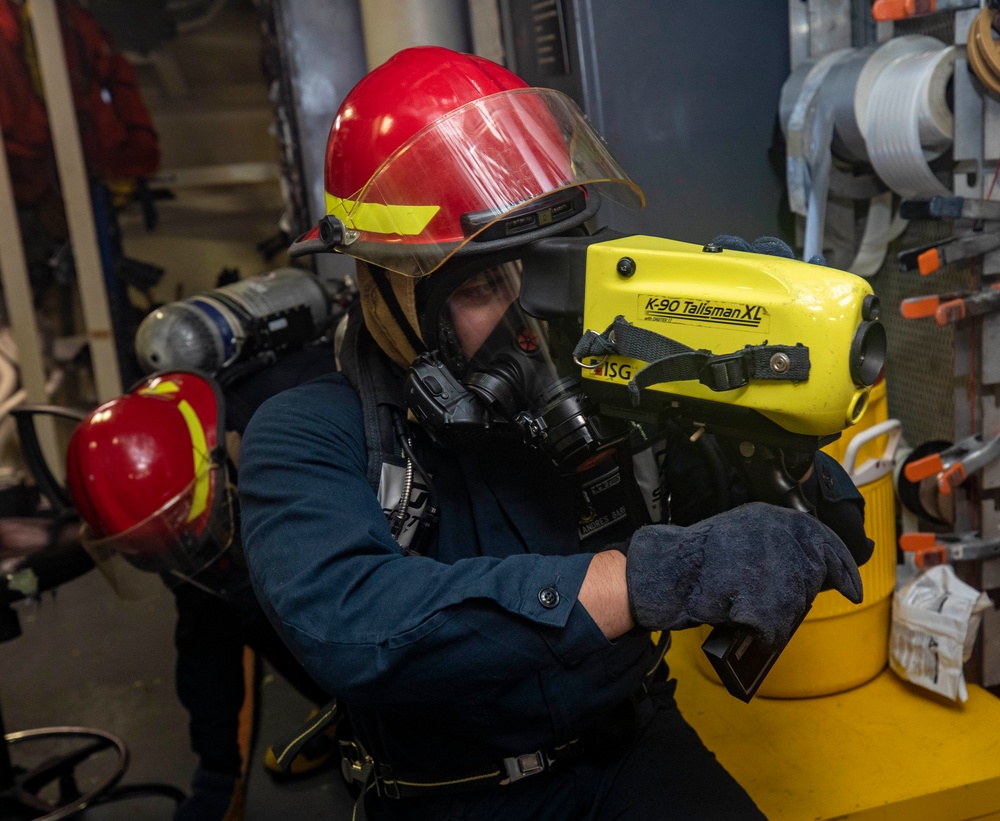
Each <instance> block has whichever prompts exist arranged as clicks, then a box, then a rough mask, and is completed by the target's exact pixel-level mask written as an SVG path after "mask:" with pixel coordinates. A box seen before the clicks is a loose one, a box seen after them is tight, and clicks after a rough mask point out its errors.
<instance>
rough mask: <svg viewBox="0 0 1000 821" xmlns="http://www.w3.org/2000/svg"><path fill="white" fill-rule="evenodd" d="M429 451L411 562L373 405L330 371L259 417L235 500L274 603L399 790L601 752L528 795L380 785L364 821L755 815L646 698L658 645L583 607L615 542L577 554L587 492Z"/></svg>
mask: <svg viewBox="0 0 1000 821" xmlns="http://www.w3.org/2000/svg"><path fill="white" fill-rule="evenodd" d="M416 445H417V448H418V453H419V454H421V462H422V464H423V467H424V468H425V469H426V470H427V471H428V472H429V473H430V474H431V475H432V476H433V482H434V485H435V487H436V489H437V492H438V495H439V497H440V500H441V503H440V508H441V514H440V523H439V525H438V526H437V529H436V533H435V535H434V537H433V539H432V541H431V543H430V545H429V547H428V549H427V550H426V551H425V553H426V555H423V556H406V555H403V552H402V551H401V549H400V547H399V546H398V545H397V544H396V542H395V541H394V540H393V537H392V535H391V533H390V529H389V525H388V524H387V521H386V516H385V513H384V511H383V509H382V507H381V505H380V504H379V501H378V499H377V497H376V495H375V493H374V492H373V490H372V488H371V487H370V485H369V483H368V480H367V479H366V460H367V452H366V444H365V434H364V425H363V417H362V409H361V404H360V401H359V399H358V397H357V395H356V394H355V393H354V391H353V390H352V388H351V387H350V386H349V385H348V384H347V382H346V380H345V379H344V378H343V377H342V376H340V375H331V376H325V377H320V378H319V379H317V380H315V381H313V382H311V383H309V384H307V385H305V386H301V387H298V388H293V389H291V390H288V391H286V392H284V393H282V394H280V395H279V396H277V397H275V398H273V399H271V400H269V401H268V402H267V403H265V404H264V405H263V406H262V407H261V408H260V410H259V411H258V412H257V413H256V415H255V416H254V417H253V419H252V420H251V422H250V425H249V427H248V428H247V431H246V434H245V436H244V439H243V443H242V447H241V453H240V484H239V493H240V500H241V509H242V515H243V543H244V549H245V551H246V555H247V560H248V565H249V568H250V572H251V579H252V581H253V584H254V587H255V589H256V591H257V594H258V596H259V597H260V599H261V601H262V602H263V603H264V607H265V610H267V611H268V612H269V615H270V617H271V618H272V620H273V622H274V624H275V626H276V628H277V629H278V631H279V633H280V634H281V635H282V637H283V639H284V640H285V641H286V642H287V643H288V645H289V647H290V648H291V649H292V650H293V652H294V653H295V655H296V656H297V657H298V658H299V660H300V661H301V662H302V663H303V665H304V666H305V668H306V669H307V670H308V671H309V672H310V673H311V674H312V676H313V677H314V678H315V679H316V680H317V682H318V683H319V684H320V685H321V686H322V687H323V688H324V689H326V690H328V691H329V692H331V693H334V694H335V695H336V696H337V698H338V699H340V700H342V701H343V702H345V703H346V705H347V709H348V713H349V716H350V720H351V724H352V727H353V729H354V732H355V733H356V735H357V737H358V738H359V739H360V741H361V742H362V743H363V745H364V747H365V748H366V750H367V751H368V753H369V754H370V755H371V756H372V757H373V758H374V759H375V760H376V761H377V762H380V763H383V764H385V765H386V766H387V768H388V769H387V770H386V771H385V772H388V773H389V774H390V776H392V775H394V776H395V778H397V779H399V780H400V781H402V780H405V775H404V774H407V773H411V774H424V775H426V774H430V775H439V776H441V777H442V779H444V780H459V779H460V778H461V777H462V775H463V774H465V773H472V772H481V771H483V770H484V769H488V768H489V767H493V766H496V767H499V766H502V765H501V762H502V760H503V759H504V758H507V757H511V756H519V755H524V754H528V753H532V752H535V751H539V750H546V751H552V750H557V749H559V748H561V747H562V745H566V744H567V743H569V742H572V741H574V740H575V739H578V738H580V737H584V738H585V739H586V738H589V739H590V740H589V741H588V742H586V743H584V744H583V745H580V746H581V747H582V752H581V754H580V757H579V758H578V759H575V760H573V761H572V762H570V763H566V764H562V765H560V763H558V762H557V764H556V765H555V766H554V767H552V769H551V771H550V772H546V773H543V774H540V775H534V776H529V777H527V778H524V779H522V780H520V781H518V782H517V783H515V784H510V785H504V786H495V787H492V788H490V789H479V790H474V791H471V792H465V793H458V794H455V795H451V794H448V795H444V796H439V795H433V796H428V797H426V798H420V797H411V798H402V799H394V798H392V797H387V798H386V797H375V796H374V791H372V792H370V793H369V799H370V800H369V801H368V802H367V809H368V814H369V817H371V818H376V819H378V818H428V819H430V818H434V819H442V818H517V819H527V818H531V819H544V818H552V819H557V818H558V819H570V818H602V819H603V818H654V817H655V818H672V817H676V818H686V819H689V818H740V819H745V818H753V817H760V816H759V813H758V811H757V810H756V807H754V805H753V803H752V802H751V801H750V799H749V798H748V797H747V796H746V794H745V793H744V792H743V791H742V789H741V788H740V787H739V786H738V785H737V784H736V783H735V782H734V781H733V780H732V779H731V777H730V776H729V775H728V774H727V773H726V772H725V771H724V770H723V769H722V767H721V766H720V765H719V764H718V763H717V762H716V761H715V758H714V756H713V755H712V754H711V753H710V752H709V751H708V750H706V749H705V748H704V746H703V745H702V744H701V742H700V740H699V739H698V737H697V735H696V734H695V733H694V731H693V730H692V729H691V728H690V727H689V726H688V725H687V724H686V723H685V722H684V721H683V719H682V718H681V717H680V715H679V713H678V711H677V709H676V706H675V705H674V702H673V698H672V692H673V682H669V683H668V682H666V681H662V682H659V683H657V684H654V685H653V686H652V687H651V688H650V693H651V695H649V696H646V694H645V690H644V689H643V688H642V687H641V684H642V681H643V676H644V674H645V673H646V672H647V671H648V670H649V668H650V667H651V666H652V664H653V663H654V661H655V656H654V652H653V647H652V643H651V641H650V637H649V635H648V634H645V633H640V632H638V631H637V632H636V634H635V635H625V636H621V637H620V638H618V639H617V640H615V641H609V640H608V639H607V638H605V637H604V635H603V634H602V633H601V631H600V630H599V629H598V627H597V626H596V624H595V623H594V621H593V620H592V619H591V617H590V615H589V614H588V613H587V612H586V610H585V609H584V608H583V606H582V605H581V604H580V603H579V602H578V601H577V595H578V592H579V590H580V585H581V583H582V581H583V577H584V575H585V573H586V571H587V567H588V565H589V563H590V559H591V552H592V551H594V550H597V549H600V548H601V547H603V546H604V543H603V542H607V541H609V540H610V539H611V538H612V536H613V535H620V534H614V533H613V531H614V530H615V528H609V529H608V530H607V531H606V532H604V535H605V537H606V538H604V539H603V540H600V539H599V540H596V541H601V542H602V543H601V544H595V545H594V546H592V547H591V546H589V545H587V546H586V547H584V546H581V542H580V538H579V536H578V525H579V521H580V516H581V501H580V493H579V489H578V487H577V484H578V483H577V482H576V481H575V480H570V479H565V478H560V477H559V476H558V475H557V473H556V472H555V471H554V470H553V469H552V468H551V466H550V465H549V463H548V462H547V461H546V460H545V459H544V458H543V457H542V456H540V455H538V454H536V453H534V452H532V451H530V450H529V449H528V448H527V447H525V446H522V445H520V444H519V443H512V442H509V441H504V440H502V439H495V440H492V441H490V442H489V443H488V444H487V445H485V446H483V447H480V448H478V449H470V450H464V451H461V452H456V451H451V450H444V449H441V448H437V447H435V446H433V445H431V444H430V443H429V441H428V440H427V439H426V438H425V437H423V436H422V435H421V432H420V431H417V441H416ZM626 535H627V534H626ZM589 541H591V540H589V539H588V542H589ZM637 695H641V696H643V697H642V698H636V697H637ZM637 702H638V708H637V713H636V712H634V711H632V709H631V706H632V705H633V704H634V703H637ZM622 705H629V709H628V710H625V711H623V710H622ZM623 715H625V716H626V718H625V723H626V724H628V722H629V721H631V720H632V719H633V718H635V717H636V716H637V722H636V724H635V729H634V731H633V730H632V729H631V727H626V728H625V729H624V730H623V729H620V728H615V727H613V726H611V725H614V724H615V723H616V722H619V720H620V719H621V717H622V716H623ZM623 739H624V744H622V743H620V742H621V741H622V740H623ZM626 748H627V750H626Z"/></svg>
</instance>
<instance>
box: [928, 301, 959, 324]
mask: <svg viewBox="0 0 1000 821" xmlns="http://www.w3.org/2000/svg"><path fill="white" fill-rule="evenodd" d="M960 319H965V300H964V299H952V300H949V301H948V302H942V303H941V304H940V305H939V306H938V308H937V310H936V311H935V312H934V321H935V322H936V323H937V324H938V325H947V324H948V323H949V322H958V320H960Z"/></svg>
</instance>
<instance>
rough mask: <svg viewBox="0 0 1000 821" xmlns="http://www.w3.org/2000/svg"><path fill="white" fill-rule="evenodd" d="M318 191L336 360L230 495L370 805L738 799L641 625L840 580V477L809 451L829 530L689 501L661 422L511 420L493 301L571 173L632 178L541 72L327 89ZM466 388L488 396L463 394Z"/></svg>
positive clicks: (462, 64) (852, 502)
mask: <svg viewBox="0 0 1000 821" xmlns="http://www.w3.org/2000/svg"><path fill="white" fill-rule="evenodd" d="M325 187H326V197H327V206H328V216H327V217H325V218H324V219H323V220H321V222H320V224H319V225H318V226H317V227H316V228H315V229H314V230H313V231H311V232H310V233H309V234H307V235H305V236H303V237H302V238H300V239H299V240H297V241H296V243H295V245H293V248H292V252H293V253H294V254H305V253H316V252H321V251H334V252H341V253H345V254H349V255H351V256H354V257H356V259H357V260H358V268H357V272H358V286H359V299H358V302H357V304H356V305H355V306H354V308H355V310H353V311H352V313H351V314H350V316H349V319H348V321H347V323H346V327H345V329H344V333H343V338H342V341H341V347H340V349H339V352H338V362H339V366H340V368H341V370H342V373H341V374H337V375H332V376H326V377H320V378H319V379H317V380H314V381H313V382H311V383H309V384H307V385H305V386H301V387H297V388H293V389H291V390H289V391H286V392H284V393H282V394H281V395H279V396H278V397H276V398H274V399H272V400H269V401H268V402H266V403H265V404H264V405H263V406H262V407H261V408H260V409H259V410H258V412H257V414H256V415H255V416H254V418H253V419H252V420H251V422H250V425H249V427H248V428H247V431H246V434H245V437H244V439H243V442H242V446H241V454H240V466H241V476H240V485H239V494H240V500H241V510H242V514H243V522H242V532H243V540H244V547H245V550H246V555H247V560H248V565H249V568H250V573H251V578H252V581H253V584H254V587H255V590H256V591H257V594H258V596H259V598H260V599H261V601H262V603H263V605H264V608H265V610H266V611H267V612H268V613H269V616H270V618H271V619H272V621H273V623H274V625H275V626H276V628H277V629H278V631H279V633H280V634H281V636H282V637H283V639H284V640H285V641H286V642H287V644H288V646H289V647H290V648H291V649H292V651H293V652H294V653H295V655H296V656H297V657H298V658H299V660H300V661H301V662H302V664H303V666H304V667H305V668H306V669H307V670H308V671H309V672H310V673H311V674H312V675H313V676H314V677H315V678H316V680H317V681H318V682H319V683H320V684H321V685H322V686H323V687H324V688H326V689H327V690H328V691H329V692H331V693H333V694H335V695H336V696H337V698H338V699H339V700H341V702H342V703H343V704H344V705H345V706H346V710H347V712H348V714H349V717H350V721H351V726H352V728H353V730H354V732H355V734H356V743H355V744H354V745H347V746H346V747H345V761H344V768H345V772H347V773H348V774H350V775H352V776H353V777H355V778H356V779H357V781H358V783H359V785H360V786H361V787H362V789H363V791H364V796H365V798H364V800H363V804H364V807H363V809H364V811H365V812H366V813H367V815H368V817H369V818H373V819H396V818H399V819H443V818H449V819H457V818H469V819H471V818H476V819H487V818H491V819H492V818H502V819H527V818H530V819H535V820H536V821H537V819H576V818H593V819H598V818H600V819H605V818H636V819H645V818H658V819H659V818H684V819H691V818H713V819H718V818H739V819H747V818H754V817H760V813H759V811H758V810H757V809H756V807H755V806H754V804H753V802H752V800H751V799H750V798H749V797H748V796H747V794H746V793H745V792H744V791H743V789H742V788H741V787H740V786H739V785H738V784H737V783H736V782H735V781H734V780H733V779H732V777H731V776H729V775H728V773H726V772H725V771H724V769H723V768H722V767H721V766H720V765H719V764H718V762H717V761H716V760H715V757H714V756H713V754H712V753H711V752H710V751H708V750H707V749H706V748H705V747H704V746H703V745H702V744H701V742H700V740H699V739H698V737H697V735H696V734H695V732H694V731H693V730H692V729H691V728H690V727H689V726H688V725H687V724H686V723H685V721H684V719H683V718H682V717H681V716H680V714H679V712H678V710H677V708H676V706H675V704H674V701H673V695H672V694H673V684H674V683H673V682H672V681H670V680H669V679H668V677H667V674H666V666H665V665H664V664H657V658H658V655H657V654H658V650H657V648H656V647H654V644H653V642H652V641H651V639H650V632H651V631H661V630H662V631H669V630H671V629H678V628H685V627H690V626H693V625H696V624H700V623H709V624H724V623H730V622H733V621H737V622H740V623H743V624H747V625H749V626H750V627H752V628H753V629H755V630H757V631H758V632H759V633H760V634H761V635H762V636H763V637H765V638H767V639H769V640H780V639H783V638H787V636H788V635H789V634H790V633H791V631H792V629H793V627H794V624H795V623H796V621H797V620H798V618H799V617H801V615H802V614H803V613H804V612H805V610H806V608H807V607H808V605H809V604H810V602H811V601H812V599H813V597H814V596H815V595H816V594H817V593H818V592H819V591H820V590H821V589H823V588H836V589H837V590H839V591H840V592H841V593H843V594H844V595H845V596H846V597H848V598H849V599H851V600H852V601H860V599H861V582H860V578H859V576H858V571H857V563H858V561H864V560H866V559H867V558H868V555H869V554H870V551H871V543H870V542H869V541H868V540H867V539H866V537H865V535H864V529H863V511H862V502H861V499H860V495H859V494H858V493H857V491H856V490H855V489H854V488H853V485H852V484H851V483H850V481H849V480H848V479H846V476H844V475H843V474H842V472H840V471H839V468H838V467H837V466H836V465H835V464H830V463H829V462H827V461H825V460H821V459H819V458H817V460H816V464H815V469H814V470H813V473H812V476H815V475H816V474H817V473H819V474H821V475H822V476H823V477H825V478H827V479H829V480H830V481H828V482H827V481H823V482H816V481H815V479H813V478H810V480H809V482H808V483H807V484H812V485H813V486H814V487H813V494H814V498H815V499H816V502H817V510H818V512H819V515H820V518H822V519H823V520H824V521H828V522H830V524H831V526H830V527H828V526H826V525H824V524H822V523H821V522H820V521H818V520H817V518H814V517H811V516H807V515H805V514H801V513H796V512H792V511H790V510H787V509H783V508H777V507H772V506H770V505H765V504H763V503H750V504H744V505H739V506H737V507H735V508H733V509H731V510H729V511H726V512H721V513H717V514H716V515H708V518H704V516H706V515H707V514H712V513H715V509H714V508H713V504H714V502H713V501H712V491H711V489H710V488H711V486H712V483H711V481H709V477H710V476H711V469H710V467H709V466H708V460H704V459H701V458H700V456H699V453H700V451H696V449H695V448H696V446H695V445H692V444H691V443H690V442H688V441H687V440H686V439H684V438H681V437H677V436H674V435H672V433H671V431H669V430H667V431H656V432H655V433H650V432H648V431H645V430H642V429H638V428H636V429H634V430H633V432H632V433H631V434H630V435H629V436H628V437H626V438H622V439H621V440H620V441H619V442H618V443H617V444H616V445H615V446H609V447H607V448H603V449H599V450H596V451H595V452H593V453H588V454H586V455H585V457H584V458H577V460H576V461H575V462H571V463H569V464H567V463H565V462H563V463H561V464H557V462H558V461H559V460H557V459H553V457H552V454H551V453H547V452H545V451H544V450H543V449H539V448H531V447H529V446H527V445H525V444H524V443H523V441H522V440H521V438H520V437H519V436H518V435H517V426H516V425H514V424H513V423H512V422H511V420H512V419H513V418H514V417H515V416H516V409H517V407H518V403H519V402H524V403H526V404H525V407H527V408H531V407H536V406H537V404H538V402H542V401H545V399H544V398H545V397H547V396H550V395H553V393H554V394H559V391H560V390H561V388H560V386H562V385H565V384H566V383H564V382H560V381H559V380H560V379H561V378H563V377H564V376H565V374H564V373H563V372H562V371H561V369H562V367H563V365H564V364H565V363H564V362H563V361H562V360H563V359H564V358H565V357H564V355H563V354H561V353H560V351H562V349H563V346H562V345H561V344H560V342H561V341H560V340H557V339H555V338H554V336H555V331H554V329H553V328H552V327H550V326H548V325H546V324H545V323H542V322H539V321H538V320H536V319H534V318H532V317H530V316H528V315H527V314H525V313H524V312H523V311H521V310H520V308H519V306H518V302H517V296H518V290H519V286H520V276H521V266H520V264H519V262H518V257H519V253H520V251H521V249H523V245H524V244H525V243H527V242H530V241H533V240H535V239H538V238H540V237H544V236H552V235H557V234H572V233H579V232H581V231H583V230H584V226H585V223H587V222H588V221H589V220H591V218H592V217H593V216H594V214H595V213H596V211H597V208H598V205H599V202H600V198H599V194H603V195H605V196H615V197H616V198H617V199H618V200H619V201H624V202H626V203H628V202H629V201H631V202H633V203H641V199H642V196H641V193H639V191H638V189H637V188H636V187H635V185H634V184H633V183H632V182H631V181H630V180H629V179H628V177H627V176H626V174H625V172H624V171H623V170H622V169H621V168H620V167H619V166H618V164H617V163H616V162H615V160H614V159H613V158H612V157H611V156H610V155H609V153H608V151H607V149H606V147H605V146H604V144H603V142H602V141H601V139H600V138H599V137H598V136H597V135H596V134H595V133H594V132H593V130H592V129H591V127H590V126H589V124H588V123H587V122H586V120H585V118H584V117H583V115H582V114H581V113H580V111H579V110H578V109H577V108H576V106H575V105H574V104H573V103H572V102H571V101H570V100H569V99H568V98H566V97H565V96H563V95H561V94H559V93H558V92H555V91H551V90H546V89H535V88H529V87H527V86H526V85H525V84H524V83H523V82H522V81H521V80H520V79H519V78H518V77H516V76H515V75H513V74H511V73H510V72H508V71H507V70H505V69H504V68H502V67H500V66H498V65H496V64H494V63H491V62H489V61H486V60H484V59H481V58H479V57H474V56H470V55H463V54H457V53H454V52H451V51H448V50H445V49H442V48H437V47H421V48H414V49H408V50H405V51H403V52H400V53H399V54H397V55H396V56H395V57H393V58H391V59H390V60H389V61H388V62H386V63H385V64H384V65H382V66H381V67H379V68H377V69H375V70H374V71H372V72H371V73H370V74H369V75H368V76H367V77H366V78H364V79H363V80H362V81H361V82H360V83H359V84H358V85H357V86H356V87H355V88H354V89H353V90H352V91H351V92H350V94H349V95H348V96H347V98H346V99H345V101H344V103H343V104H342V106H341V108H340V110H339V111H338V113H337V116H336V119H335V120H334V123H333V127H332V131H331V135H330V140H329V143H328V147H327V157H326V175H325ZM574 341H575V340H574ZM512 374H513V376H512ZM466 386H474V387H475V390H476V391H477V394H476V395H477V396H479V397H482V396H485V395H487V394H489V395H491V396H494V397H495V398H496V399H497V403H496V405H497V406H498V407H502V408H504V409H505V412H504V413H496V414H494V415H492V416H489V417H484V418H480V417H477V415H476V412H475V407H479V406H476V404H475V403H472V408H473V409H472V410H471V411H470V409H469V408H470V406H468V405H464V404H462V403H461V402H455V401H454V400H455V396H456V394H461V392H462V391H463V390H465V388H466ZM547 392H548V393H547ZM540 397H541V398H540ZM650 471H652V475H653V476H657V477H658V478H659V480H660V486H659V487H655V488H651V487H650V483H649V482H647V481H643V478H644V477H648V476H649V475H650ZM654 484H655V483H654ZM816 487H818V488H819V489H820V491H822V492H819V493H817V492H816ZM734 493H735V494H736V495H735V496H734V497H733V498H734V499H735V500H736V501H739V495H738V494H739V490H738V488H737V489H736V490H734ZM831 527H833V528H835V529H836V531H837V532H836V533H835V532H834V530H833V529H831ZM838 534H839V535H838ZM845 542H846V544H845ZM852 553H853V555H852ZM734 568H735V569H736V570H737V571H738V572H734ZM662 649H663V645H662V644H661V646H660V650H662ZM654 669H655V672H654V673H653V674H652V675H649V674H650V671H651V670H654Z"/></svg>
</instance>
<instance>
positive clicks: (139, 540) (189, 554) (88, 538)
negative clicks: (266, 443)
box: [80, 464, 235, 600]
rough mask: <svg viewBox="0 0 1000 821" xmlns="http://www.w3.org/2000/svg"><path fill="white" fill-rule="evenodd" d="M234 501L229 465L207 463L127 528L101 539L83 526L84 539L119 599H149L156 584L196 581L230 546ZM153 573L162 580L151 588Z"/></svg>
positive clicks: (82, 537) (153, 579) (82, 534)
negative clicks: (228, 478) (229, 478)
mask: <svg viewBox="0 0 1000 821" xmlns="http://www.w3.org/2000/svg"><path fill="white" fill-rule="evenodd" d="M233 497H234V488H233V487H232V486H231V485H230V484H229V483H228V482H227V481H226V470H225V467H223V466H221V465H212V464H207V465H206V467H205V469H204V470H203V471H202V472H201V473H199V475H198V476H196V477H195V478H194V479H193V480H192V481H191V482H190V484H188V485H187V487H185V488H184V489H183V490H182V491H181V492H180V493H178V494H177V495H176V496H174V497H173V498H172V499H170V500H169V501H168V502H166V504H164V505H162V506H161V507H160V508H159V509H158V510H157V511H155V512H154V513H152V514H150V515H149V516H147V517H146V518H145V519H143V520H142V521H140V522H137V523H136V524H134V525H133V526H132V527H130V528H128V529H127V530H124V531H122V532H121V533H116V534H114V535H111V536H105V537H96V536H94V534H93V533H92V532H91V531H90V529H89V527H87V526H86V525H84V526H83V529H82V531H81V537H80V539H81V542H82V544H83V546H84V548H85V549H86V550H87V552H88V553H89V554H90V556H91V558H92V559H93V560H94V563H95V564H96V565H97V567H98V568H99V569H100V571H101V573H102V574H103V575H104V577H105V578H106V579H107V580H108V582H109V583H110V585H111V587H112V589H113V590H114V591H115V592H116V594H118V596H119V597H120V598H122V599H125V600H129V599H141V598H147V597H148V596H149V595H150V594H151V591H152V590H153V589H155V588H156V586H157V584H158V586H159V588H160V589H162V587H163V585H164V584H166V586H167V587H169V588H173V587H176V586H178V585H181V584H184V583H185V582H191V581H192V580H193V579H195V577H196V576H197V575H198V574H199V573H201V572H202V571H204V570H205V569H206V568H207V567H208V566H209V565H211V564H212V563H214V562H215V561H216V560H217V559H218V558H219V557H220V556H221V555H222V554H223V553H224V552H225V551H226V550H227V549H228V548H229V546H230V545H231V544H232V541H233V537H234V534H235V519H234V513H233V503H234V501H233ZM154 574H156V575H159V577H160V579H162V582H157V583H156V584H151V583H150V582H151V580H152V581H156V579H155V575H154ZM195 583H196V584H197V582H195Z"/></svg>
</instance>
